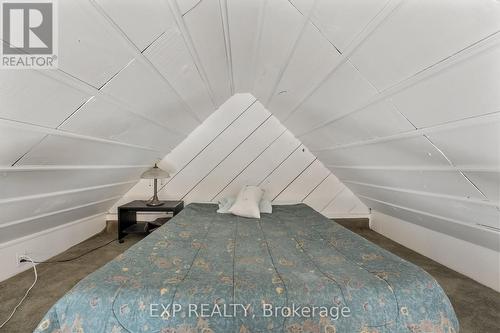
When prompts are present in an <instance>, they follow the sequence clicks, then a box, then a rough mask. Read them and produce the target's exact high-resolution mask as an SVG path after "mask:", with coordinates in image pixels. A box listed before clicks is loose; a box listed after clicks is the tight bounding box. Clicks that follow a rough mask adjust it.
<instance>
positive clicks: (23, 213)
mask: <svg viewBox="0 0 500 333" xmlns="http://www.w3.org/2000/svg"><path fill="white" fill-rule="evenodd" d="M132 185H133V184H132V183H126V184H118V185H114V186H106V187H101V188H97V189H95V188H94V189H89V190H78V191H73V192H63V193H59V194H58V193H57V192H54V193H52V194H51V195H50V196H43V197H39V196H37V197H24V198H20V200H17V201H8V202H1V201H0V210H1V211H2V216H1V217H0V228H1V226H2V224H8V223H13V222H14V221H19V220H23V219H26V218H30V217H32V216H38V215H44V214H49V213H51V212H56V211H60V210H63V209H68V208H71V207H76V206H81V205H85V204H88V203H90V202H95V201H101V200H106V199H108V198H111V197H116V196H120V195H121V194H123V193H126V192H127V191H128V190H129V189H130V187H132Z"/></svg>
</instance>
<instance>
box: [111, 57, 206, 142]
mask: <svg viewBox="0 0 500 333" xmlns="http://www.w3.org/2000/svg"><path fill="white" fill-rule="evenodd" d="M103 90H104V91H105V92H107V93H109V94H110V95H112V96H114V97H116V98H117V99H119V100H121V101H123V102H124V103H126V105H130V106H131V109H132V111H134V112H136V113H139V114H141V115H143V116H145V117H147V118H149V119H151V120H154V121H156V122H158V123H159V124H162V125H164V126H166V127H167V128H169V129H175V130H177V131H179V132H181V133H184V134H188V133H190V132H191V131H192V130H193V129H194V128H195V127H196V126H197V125H198V124H199V123H198V121H197V120H196V119H194V117H193V115H192V114H190V113H189V112H188V110H187V109H186V108H185V107H184V105H183V104H182V103H181V101H180V100H179V98H178V97H177V95H176V94H175V92H174V91H173V90H172V88H171V87H169V86H168V85H167V84H166V83H165V82H164V81H163V80H162V79H161V78H160V77H159V75H157V74H155V73H153V72H152V71H151V70H150V69H149V68H148V67H147V66H146V65H144V64H142V63H140V62H138V61H132V62H131V63H130V64H129V65H128V66H127V67H126V68H125V69H124V70H122V71H121V72H120V73H119V74H118V75H116V76H115V77H114V78H113V79H112V80H111V81H110V82H109V83H108V84H106V86H105V87H104V88H103Z"/></svg>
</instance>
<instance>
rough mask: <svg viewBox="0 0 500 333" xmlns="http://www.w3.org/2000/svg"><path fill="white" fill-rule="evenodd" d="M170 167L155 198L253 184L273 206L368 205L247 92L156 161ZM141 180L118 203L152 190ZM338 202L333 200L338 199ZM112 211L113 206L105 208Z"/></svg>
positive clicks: (223, 192) (332, 213) (345, 212)
mask: <svg viewBox="0 0 500 333" xmlns="http://www.w3.org/2000/svg"><path fill="white" fill-rule="evenodd" d="M159 165H160V166H161V167H163V168H164V169H166V170H170V173H171V177H170V178H169V179H167V180H165V183H164V184H162V186H161V187H160V191H159V196H160V198H161V199H172V200H173V199H182V200H184V201H185V202H186V203H189V202H215V203H216V202H218V201H219V200H220V199H221V198H224V197H230V196H233V197H235V196H236V195H237V194H238V192H239V190H240V189H241V188H242V187H243V186H244V185H259V186H260V187H261V188H262V189H264V190H265V197H266V198H267V199H269V200H272V201H273V202H274V203H277V204H290V203H299V202H305V203H307V204H308V205H310V206H311V207H313V208H314V209H316V210H317V211H319V212H324V213H325V214H326V215H328V216H329V217H348V216H357V217H359V216H367V214H369V211H368V209H367V208H366V206H365V205H364V204H362V203H361V202H360V201H359V199H358V198H356V197H355V196H354V195H353V193H352V192H351V191H350V190H349V189H348V188H347V187H345V186H344V185H343V184H342V183H341V182H340V181H339V180H338V179H337V178H336V177H335V176H334V175H333V174H332V173H331V172H330V171H329V170H328V169H327V168H325V167H324V166H323V164H322V163H321V162H320V161H318V160H317V159H316V157H315V156H314V155H313V154H311V153H310V152H309V150H308V149H307V148H306V147H305V146H303V145H302V144H301V143H300V141H299V140H297V139H296V138H295V137H294V136H293V135H292V133H291V132H290V131H288V130H287V129H286V128H285V127H284V126H283V125H282V124H281V123H280V122H279V120H278V119H277V118H276V117H274V116H273V115H272V114H271V113H270V112H269V111H267V110H266V109H265V108H264V107H263V105H262V104H261V103H260V102H259V101H257V100H256V99H255V98H254V97H253V96H252V95H250V94H236V95H234V96H233V97H231V98H230V99H229V100H228V101H227V102H226V103H224V104H223V105H222V106H221V107H220V108H219V109H218V110H217V111H216V112H214V113H213V114H212V115H211V116H210V117H209V118H208V119H207V120H205V121H204V122H203V124H201V125H200V126H199V127H198V128H197V129H195V130H194V131H193V132H192V133H191V134H190V135H189V136H188V137H187V138H186V139H185V140H184V141H183V142H182V143H181V144H179V145H178V146H177V147H176V148H175V149H174V150H173V151H172V152H171V153H170V154H168V155H167V156H166V157H165V158H164V159H163V160H162V161H161V162H160V164H159ZM151 185H152V184H151V182H150V181H147V180H142V181H140V182H139V183H138V184H137V185H136V186H135V187H134V188H133V189H132V190H131V191H130V192H129V193H127V194H126V195H125V196H124V197H123V198H122V199H121V200H120V201H119V202H118V204H117V205H119V204H121V203H125V202H128V201H130V200H134V199H144V198H147V197H148V196H150V195H151V190H152V188H151ZM337 200H339V201H338V202H339V204H337ZM114 212H116V207H113V208H112V209H111V210H110V213H114Z"/></svg>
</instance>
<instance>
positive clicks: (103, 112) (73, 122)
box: [60, 97, 183, 153]
mask: <svg viewBox="0 0 500 333" xmlns="http://www.w3.org/2000/svg"><path fill="white" fill-rule="evenodd" d="M60 129H61V130H64V131H68V132H72V133H78V134H85V135H89V136H93V137H98V138H103V139H109V140H115V141H119V142H125V143H130V144H135V145H139V146H144V147H150V148H154V149H157V150H158V151H162V152H165V153H166V152H168V151H169V150H171V149H172V148H173V147H175V146H176V145H177V144H178V143H179V142H180V141H182V139H183V138H182V137H181V136H180V135H178V134H175V133H172V132H170V131H168V130H167V129H166V128H164V127H162V126H160V125H158V124H157V123H155V122H153V121H152V120H147V119H145V118H141V117H140V116H138V115H136V114H134V113H132V112H130V111H126V110H123V109H121V108H120V107H119V106H117V105H116V104H111V103H108V102H106V101H105V100H103V99H101V98H99V97H96V98H93V99H92V100H90V101H88V102H87V103H85V105H83V106H82V107H81V108H80V109H78V111H76V112H75V114H73V115H72V116H71V118H69V119H68V120H67V121H66V122H65V123H64V124H63V125H62V126H61V127H60ZM158 138H162V139H161V140H158Z"/></svg>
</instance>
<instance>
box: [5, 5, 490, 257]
mask: <svg viewBox="0 0 500 333" xmlns="http://www.w3.org/2000/svg"><path fill="white" fill-rule="evenodd" d="M59 15H60V22H59V23H60V27H59V31H60V33H59V37H60V41H59V50H60V54H59V59H60V60H59V69H58V70H56V71H33V70H23V71H19V70H0V118H1V119H0V151H1V154H0V165H1V166H2V167H1V172H2V173H1V174H2V177H1V178H0V200H1V201H0V206H1V207H2V208H1V209H2V212H4V211H7V212H10V213H9V214H2V216H1V217H0V218H1V220H0V228H1V232H0V242H4V241H6V240H9V239H12V238H16V237H19V236H22V235H25V234H27V233H33V232H37V231H40V230H43V229H47V228H49V227H51V226H54V225H57V224H60V223H65V222H67V221H70V220H71V221H72V220H76V219H78V218H81V217H85V216H90V215H93V214H98V213H102V212H104V211H106V210H107V209H108V208H109V207H110V206H111V205H112V204H113V203H114V202H115V201H116V200H117V199H118V198H120V197H121V196H122V195H123V194H124V193H125V192H126V191H127V190H128V189H129V188H130V187H132V185H133V184H134V183H135V181H136V180H137V178H138V175H139V174H140V172H141V171H142V170H144V168H146V167H148V166H149V165H151V163H152V162H153V161H156V160H159V159H161V158H162V157H163V156H165V155H166V154H167V153H168V152H170V151H171V150H172V149H173V148H174V147H176V146H177V145H178V144H179V143H180V142H181V141H182V140H183V139H184V138H186V136H187V135H188V134H189V133H191V132H192V131H193V130H194V129H195V128H196V127H197V126H199V125H200V124H201V123H202V122H203V121H204V120H205V119H206V118H207V117H208V116H209V115H210V114H211V113H212V112H213V111H214V110H215V109H217V108H218V107H219V106H220V105H221V104H222V103H223V102H224V101H226V100H227V99H228V98H229V97H231V96H232V95H233V94H234V93H238V92H250V93H252V94H253V95H254V96H255V97H256V98H257V99H258V100H259V101H260V102H261V103H262V104H263V105H264V107H265V108H266V109H268V110H269V111H270V112H272V114H273V115H274V116H275V117H276V118H277V119H278V120H279V121H280V122H281V123H282V124H283V125H284V126H285V127H286V128H287V129H288V130H290V131H291V133H293V134H294V135H295V137H296V138H297V139H298V140H300V141H301V142H302V143H303V144H304V145H305V146H306V147H307V148H308V149H309V151H310V152H311V153H312V154H313V155H314V156H316V157H317V158H318V160H319V161H321V162H322V163H323V164H324V165H325V166H326V167H327V168H328V169H329V170H331V171H332V172H333V173H334V174H335V175H336V176H337V177H338V178H339V179H340V180H341V181H343V182H344V184H346V185H347V186H348V187H349V189H350V190H352V191H353V192H354V193H355V194H356V195H357V196H358V197H359V198H360V199H361V200H362V201H363V202H364V203H366V204H367V205H368V206H369V207H371V208H374V209H376V210H379V211H381V212H384V213H386V214H389V215H393V216H396V217H399V218H402V219H404V220H407V221H410V222H413V223H417V224H420V225H423V226H425V227H428V228H431V229H434V230H437V231H440V232H444V233H447V234H449V235H451V236H454V237H457V238H460V239H464V240H467V241H470V242H473V243H476V244H479V245H482V246H486V247H488V248H492V249H495V250H497V251H498V250H499V247H500V245H499V241H498V236H499V234H498V231H499V229H500V225H499V224H500V216H499V197H500V195H499V192H500V147H499V142H500V138H499V133H500V114H499V109H498V108H499V105H500V95H499V94H498V91H499V87H500V84H499V77H500V75H499V74H500V63H499V62H498V59H499V56H500V46H499V41H500V34H499V30H500V19H499V18H500V4H499V3H498V1H493V0H441V1H435V0H407V1H397V0H393V1H391V0H370V1H368V0H359V1H352V0H345V1H344V0H342V1H341V0H338V1H331V0H293V1H292V0H290V1H287V0H192V1H188V0H184V1H181V0H179V1H175V0H145V1H135V0H127V1H111V0H74V1H59ZM14 205H17V206H16V207H17V209H13V208H12V207H14Z"/></svg>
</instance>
